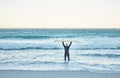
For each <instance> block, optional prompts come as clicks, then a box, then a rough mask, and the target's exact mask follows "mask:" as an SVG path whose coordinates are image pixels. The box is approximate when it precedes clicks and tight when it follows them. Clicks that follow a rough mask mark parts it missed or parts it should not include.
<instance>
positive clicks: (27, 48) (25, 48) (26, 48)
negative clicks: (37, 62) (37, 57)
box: [0, 47, 61, 50]
mask: <svg viewBox="0 0 120 78" xmlns="http://www.w3.org/2000/svg"><path fill="white" fill-rule="evenodd" d="M29 49H36V50H37V49H41V50H53V49H54V50H57V49H61V48H58V47H53V48H44V47H24V48H0V50H29Z"/></svg>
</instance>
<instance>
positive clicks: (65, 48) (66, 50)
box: [62, 42, 72, 61]
mask: <svg viewBox="0 0 120 78" xmlns="http://www.w3.org/2000/svg"><path fill="white" fill-rule="evenodd" d="M62 44H63V46H64V50H65V53H64V60H65V61H66V58H68V61H70V54H69V48H70V46H71V44H72V42H70V44H69V45H68V43H66V45H65V44H64V42H62Z"/></svg>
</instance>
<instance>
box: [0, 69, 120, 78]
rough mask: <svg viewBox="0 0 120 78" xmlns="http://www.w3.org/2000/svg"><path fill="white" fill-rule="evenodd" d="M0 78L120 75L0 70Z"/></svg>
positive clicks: (114, 76) (115, 77)
mask: <svg viewBox="0 0 120 78" xmlns="http://www.w3.org/2000/svg"><path fill="white" fill-rule="evenodd" d="M0 78H120V73H98V72H89V71H65V70H48V71H31V70H0Z"/></svg>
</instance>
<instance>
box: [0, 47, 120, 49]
mask: <svg viewBox="0 0 120 78" xmlns="http://www.w3.org/2000/svg"><path fill="white" fill-rule="evenodd" d="M29 49H33V50H62V49H63V48H61V47H34V46H32V47H16V48H15V47H14V48H5V47H4V48H0V50H29ZM99 49H101V50H103V49H104V50H119V49H120V47H117V48H92V47H91V48H71V49H70V50H99Z"/></svg>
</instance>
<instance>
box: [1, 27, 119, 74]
mask: <svg viewBox="0 0 120 78" xmlns="http://www.w3.org/2000/svg"><path fill="white" fill-rule="evenodd" d="M54 40H76V42H73V43H72V45H71V47H70V59H71V60H70V61H69V62H65V61H64V48H63V46H62V43H61V42H55V41H54ZM67 43H68V42H67ZM0 70H32V71H41V70H42V71H47V70H66V71H71V70H72V71H78V70H85V71H91V72H108V73H111V72H112V73H114V72H119V73H120V29H0Z"/></svg>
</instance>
